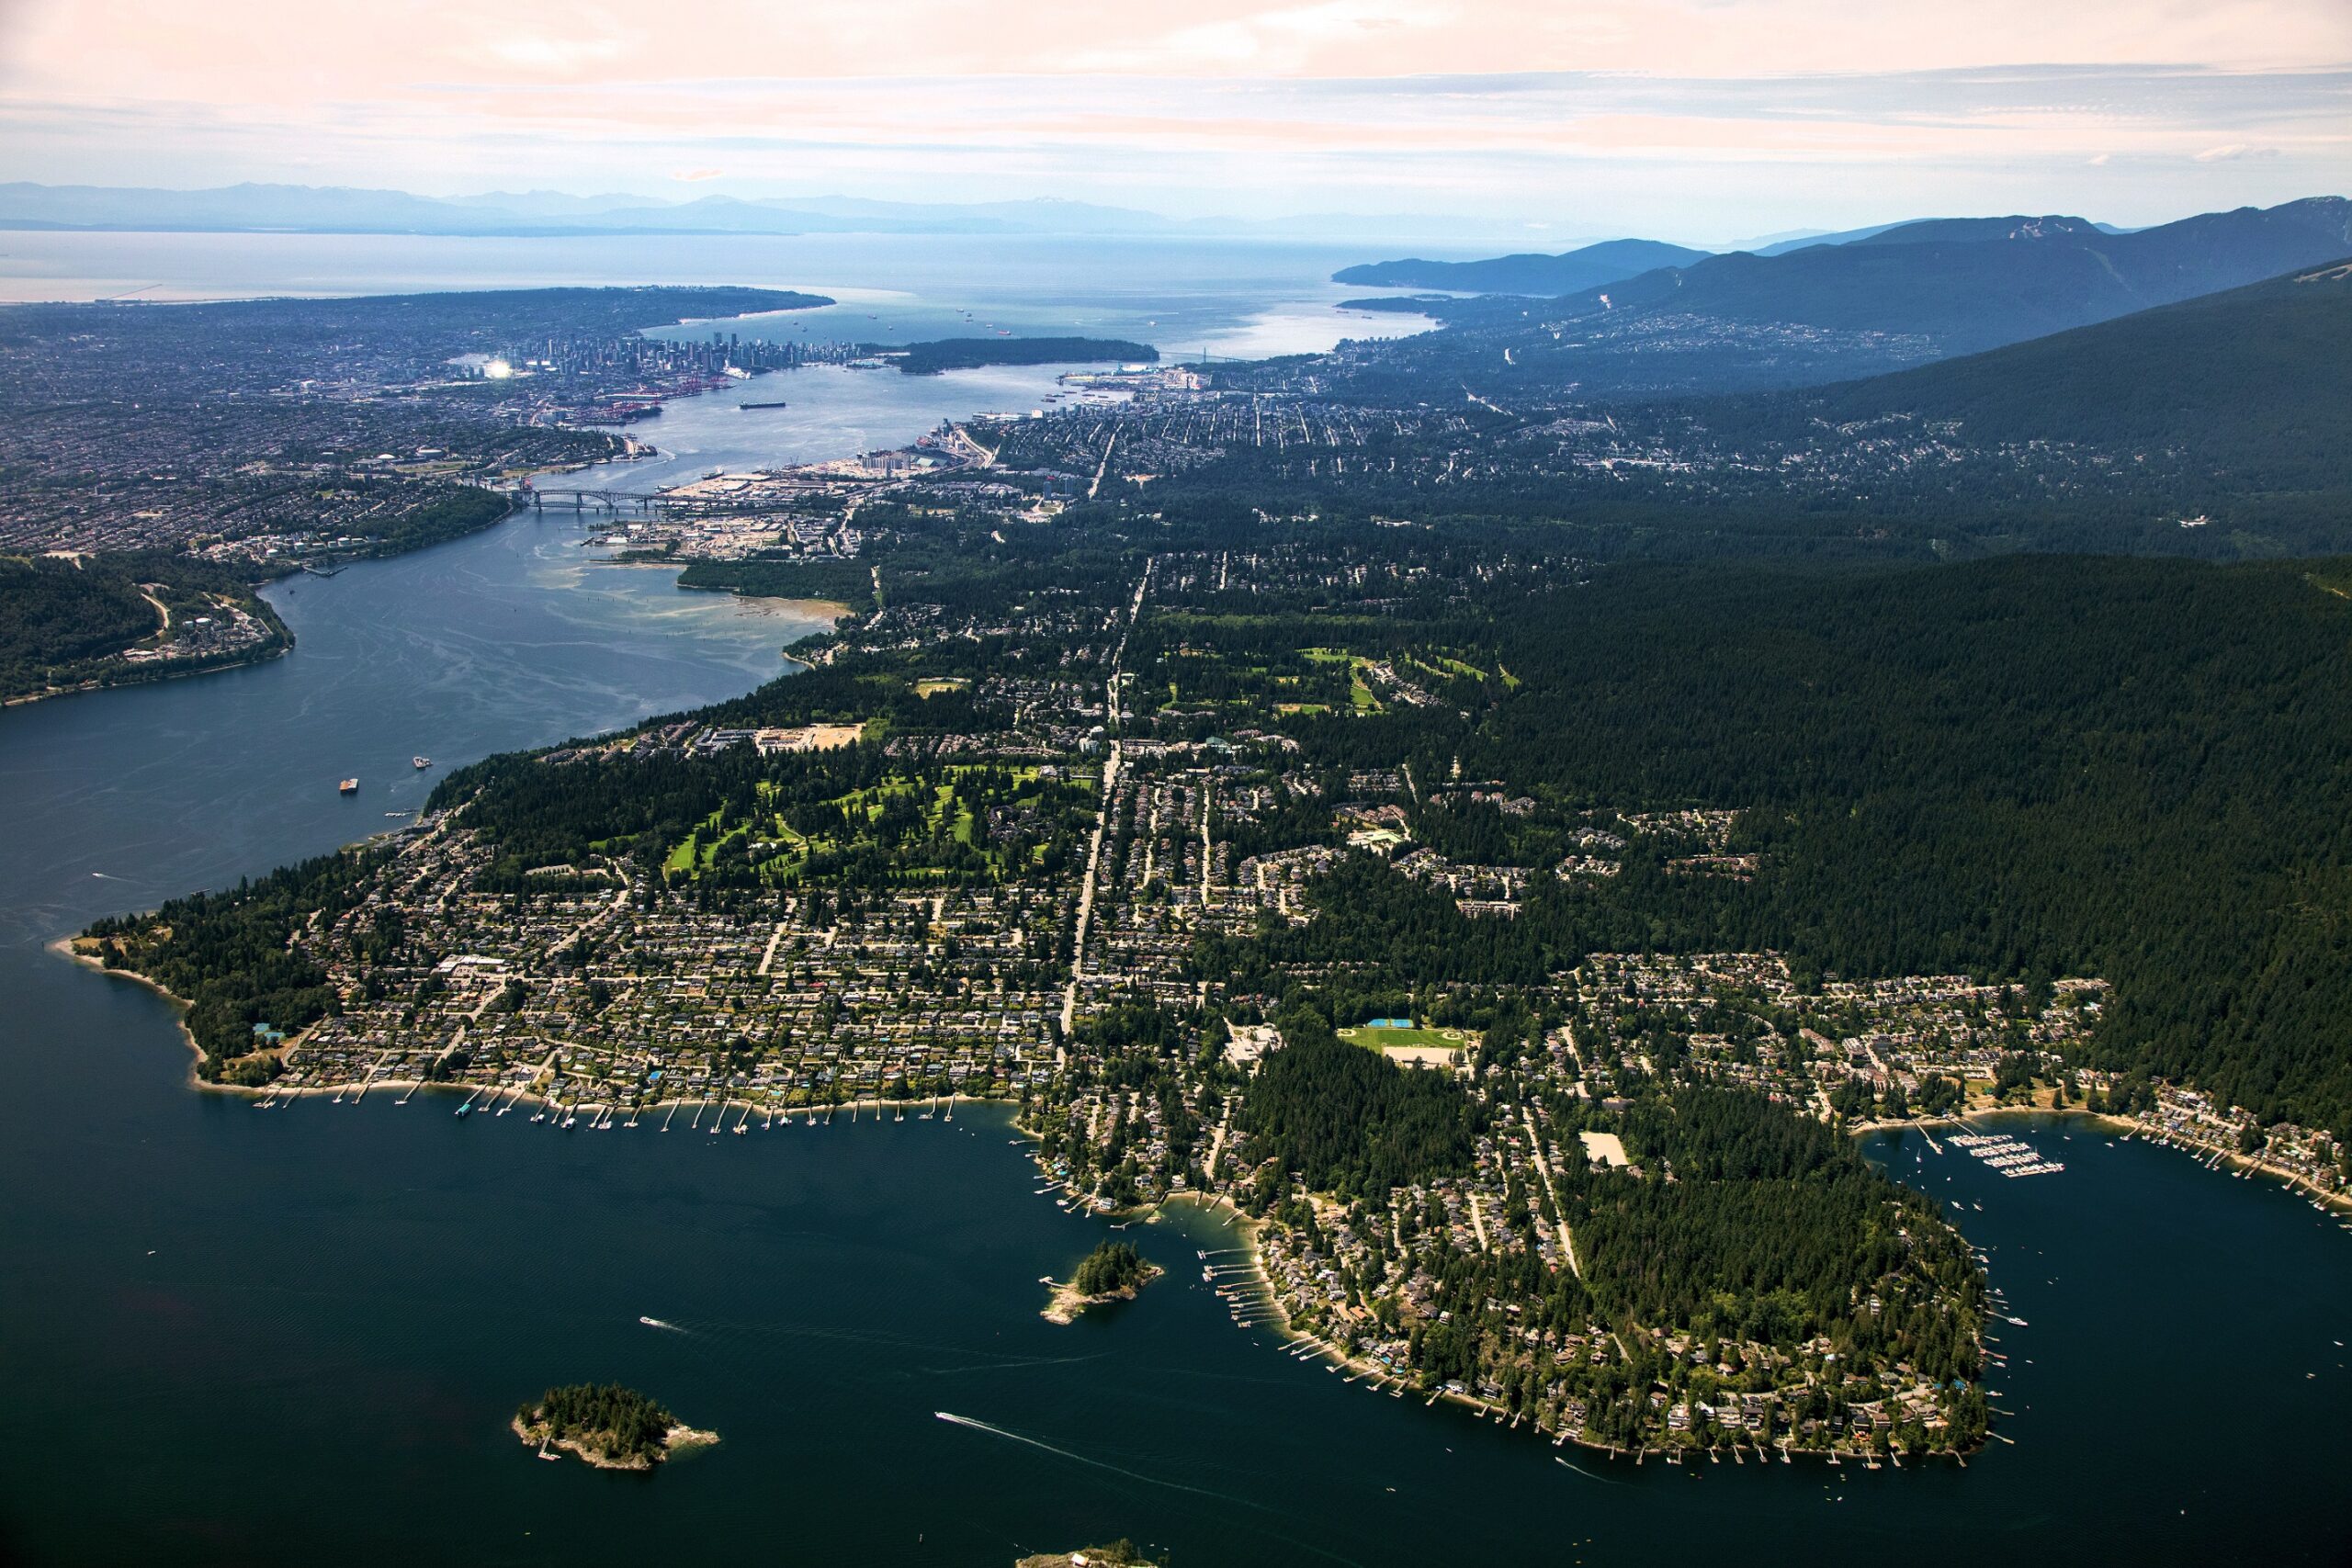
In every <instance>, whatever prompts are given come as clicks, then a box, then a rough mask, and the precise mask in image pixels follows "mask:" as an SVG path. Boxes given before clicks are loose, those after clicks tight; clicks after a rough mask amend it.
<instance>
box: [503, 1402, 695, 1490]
mask: <svg viewBox="0 0 2352 1568" xmlns="http://www.w3.org/2000/svg"><path fill="white" fill-rule="evenodd" d="M515 1436H516V1437H518V1438H522V1439H523V1441H524V1442H525V1443H526V1444H528V1445H530V1446H531V1447H534V1448H536V1449H537V1450H539V1454H540V1456H541V1457H542V1458H546V1459H553V1458H554V1457H555V1455H554V1454H552V1453H550V1452H549V1451H548V1450H551V1449H562V1450H566V1451H568V1452H571V1453H575V1454H578V1455H579V1456H580V1457H581V1458H582V1459H583V1460H586V1461H588V1462H589V1463H590V1464H592V1465H594V1466H595V1467H596V1468H597V1469H598V1470H651V1469H652V1468H653V1467H654V1466H655V1465H657V1464H659V1463H661V1462H662V1461H663V1460H665V1459H668V1458H669V1457H670V1456H671V1455H673V1454H674V1453H678V1452H681V1451H683V1450H686V1449H693V1448H702V1447H705V1446H707V1445H708V1444H711V1443H715V1442H717V1441H718V1433H716V1432H699V1431H696V1430H695V1428H694V1427H689V1426H687V1425H686V1424H685V1423H684V1422H682V1421H680V1420H679V1419H678V1418H677V1417H676V1416H673V1415H671V1414H670V1412H669V1411H667V1410H666V1409H664V1408H662V1405H661V1404H659V1403H657V1402H656V1401H655V1400H654V1399H652V1398H651V1397H650V1395H647V1394H642V1393H638V1392H637V1390H635V1389H633V1388H623V1387H621V1385H620V1384H618V1383H584V1382H583V1383H568V1384H566V1385H564V1386H563V1387H561V1388H551V1389H549V1390H548V1391H547V1392H546V1393H543V1394H541V1395H539V1397H538V1398H537V1399H536V1400H527V1401H526V1402H525V1403H524V1404H523V1405H522V1407H521V1408H519V1409H517V1410H516V1411H515Z"/></svg>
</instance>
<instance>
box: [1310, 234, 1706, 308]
mask: <svg viewBox="0 0 2352 1568" xmlns="http://www.w3.org/2000/svg"><path fill="white" fill-rule="evenodd" d="M1707 254H1708V253H1707V252H1705V251H1694V250H1692V249H1691V248H1690V247H1689V246H1687V245H1669V244H1667V243H1664V242H1663V241H1659V240H1603V241H1602V242H1601V243H1599V244H1597V245H1586V246H1584V247H1583V248H1582V249H1580V250H1574V251H1567V252H1564V253H1562V254H1558V255H1543V254H1519V255H1509V256H1493V257H1489V258H1488V259H1487V260H1485V261H1468V262H1443V261H1423V260H1421V259H1420V258H1419V257H1408V258H1407V259H1406V260H1403V261H1386V262H1369V263H1366V264H1365V265H1361V266H1350V267H1342V268H1340V270H1339V271H1338V272H1335V273H1333V274H1332V275H1331V281H1332V282H1334V283H1363V284H1370V285H1373V286H1374V287H1378V288H1449V289H1457V290H1460V291H1461V292H1464V293H1475V294H1534V295H1543V296H1546V297H1549V296H1554V295H1560V294H1573V293H1575V292H1576V291H1577V289H1580V288H1597V287H1599V286H1600V285H1602V284H1606V283H1614V282H1616V281H1617V280H1618V279H1619V278H1621V277H1632V276H1635V275H1636V274H1639V273H1645V272H1648V271H1651V270H1653V269H1654V268H1657V267H1662V266H1688V265H1691V263H1693V262H1696V261H1701V260H1703V259H1704V258H1705V257H1706V255H1707Z"/></svg>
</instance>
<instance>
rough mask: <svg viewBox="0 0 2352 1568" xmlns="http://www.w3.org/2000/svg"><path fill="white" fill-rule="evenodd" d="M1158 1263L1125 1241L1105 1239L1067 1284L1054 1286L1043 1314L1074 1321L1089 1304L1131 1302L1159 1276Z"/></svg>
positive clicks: (1059, 1320)
mask: <svg viewBox="0 0 2352 1568" xmlns="http://www.w3.org/2000/svg"><path fill="white" fill-rule="evenodd" d="M1161 1273H1162V1270H1161V1269H1159V1266H1158V1265H1156V1264H1152V1263H1149V1262H1147V1261H1145V1259H1144V1256H1143V1254H1142V1253H1140V1252H1137V1251H1136V1249H1135V1248H1134V1247H1131V1246H1129V1245H1128V1244H1127V1243H1125V1242H1124V1241H1106V1242H1104V1243H1103V1245H1102V1246H1100V1247H1096V1248H1095V1249H1094V1250H1093V1251H1091V1252H1090V1253H1088V1254H1087V1255H1086V1257H1085V1258H1084V1259H1082V1260H1081V1261H1080V1263H1079V1266H1078V1269H1077V1271H1076V1272H1075V1273H1073V1274H1071V1275H1070V1277H1069V1283H1068V1284H1057V1285H1055V1286H1054V1299H1053V1303H1052V1304H1051V1305H1049V1306H1048V1307H1046V1317H1047V1318H1048V1319H1050V1320H1051V1321H1053V1322H1055V1323H1070V1322H1074V1321H1076V1319H1077V1317H1078V1314H1080V1313H1082V1312H1084V1311H1085V1310H1086V1309H1087V1308H1088V1307H1091V1306H1102V1305H1103V1304H1104V1303H1109V1302H1131V1301H1133V1300H1135V1299H1136V1292H1139V1291H1141V1290H1142V1289H1143V1288H1144V1287H1145V1286H1146V1285H1148V1284H1150V1283H1151V1282H1152V1281H1153V1280H1157V1279H1159V1276H1160V1274H1161Z"/></svg>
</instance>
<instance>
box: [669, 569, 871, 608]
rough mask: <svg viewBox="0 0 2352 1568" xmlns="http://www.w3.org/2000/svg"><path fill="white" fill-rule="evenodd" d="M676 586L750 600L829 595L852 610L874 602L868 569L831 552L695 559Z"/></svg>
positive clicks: (869, 605)
mask: <svg viewBox="0 0 2352 1568" xmlns="http://www.w3.org/2000/svg"><path fill="white" fill-rule="evenodd" d="M678 586H679V587H681V588H716V589H721V590H724V591H726V592H730V593H741V594H742V595H744V596H745V597H746V598H752V599H830V600H832V601H833V602H835V603H836V604H847V605H848V606H850V608H851V609H853V610H865V609H870V608H872V607H873V604H874V576H873V571H872V570H871V569H870V568H869V567H867V566H866V565H865V564H864V563H862V562H859V561H854V560H842V559H839V558H835V557H831V556H815V557H810V556H775V557H769V556H752V557H750V558H747V559H743V560H725V561H722V560H698V561H695V562H694V563H693V564H692V565H690V566H688V567H687V568H686V570H684V571H682V572H680V573H679V574H678Z"/></svg>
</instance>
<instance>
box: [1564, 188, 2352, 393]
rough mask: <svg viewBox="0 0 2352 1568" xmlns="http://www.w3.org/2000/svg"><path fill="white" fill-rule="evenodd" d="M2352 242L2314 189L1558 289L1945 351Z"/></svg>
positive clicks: (1915, 228)
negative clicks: (2146, 225)
mask: <svg viewBox="0 0 2352 1568" xmlns="http://www.w3.org/2000/svg"><path fill="white" fill-rule="evenodd" d="M2347 254H2352V202H2348V201H2346V199H2345V198H2344V197H2307V198H2305V199H2304V200H2301V201H2292V202H2288V203H2286V204H2285V205H2284V206H2280V207H2273V208H2268V209H2261V208H2252V207H2242V208H2239V209H2236V210H2234V211H2230V212H2208V213H2204V214H2201V215H2200V216H2198V217H2195V218H2185V219H2183V220H2180V221H2179V222H2177V223H2166V224H2164V225H2163V226H2161V227H2159V228H2154V229H2143V230H2140V231H2137V232H2134V233H2129V234H2109V233H2106V232H2104V231H2101V230H2100V229H2098V227H2097V226H2096V225H2094V224H2091V223H2088V222H2086V221H2084V220H2081V219H2070V218H1998V219H1938V220H1930V221H1928V222H1925V223H1914V224H1906V225H1904V226H1903V227H1901V228H1896V229H1890V230H1887V231H1883V232H1882V233H1878V234H1874V235H1871V236H1869V237H1868V238H1866V239H1863V240H1858V241H1855V242H1853V243H1848V244H1842V245H1813V246H1808V247H1806V248H1805V249H1803V250H1796V251H1791V252H1788V253H1787V254H1782V255H1779V256H1757V255H1750V254H1747V253H1745V252H1735V253H1733V254H1730V255H1723V256H1710V257H1707V258H1706V259H1705V260H1703V261H1700V262H1696V263H1693V264H1692V265H1689V266H1678V267H1665V268H1661V269H1659V270H1657V271H1656V272H1647V273H1644V274H1642V275H1641V276H1638V277H1634V278H1628V279H1625V280H1623V281H1622V282H1619V283H1615V284H1611V285H1609V286H1608V287H1606V288H1590V289H1587V290H1585V291H1584V292H1582V293H1581V294H1577V295H1572V296H1569V297H1567V298H1566V299H1562V300H1560V301H1559V303H1560V305H1561V306H1562V307H1564V310H1562V312H1561V313H1562V314H1563V315H1566V316H1568V317H1581V316H1589V315H1601V314H1608V313H1612V312H1616V311H1623V310H1635V311H1661V310H1665V311H1672V312H1673V313H1675V314H1676V315H1678V316H1702V317H1708V318H1712V319H1713V320H1715V321H1724V322H1734V323H1743V324H1763V323H1776V324H1788V325H1797V326H1806V327H1816V328H1821V329H1824V330H1827V331H1832V332H1851V333H1903V334H1914V335H1919V336H1924V337H1928V338H1930V339H1932V340H1934V342H1935V344H1936V345H1937V347H1938V348H1939V350H1940V352H1942V353H1944V354H1948V355H1950V354H1972V353H1975V352H1977V351H1979V350H1982V349H1987V348H1996V347H1998V346H2000V345H2001V344H2009V343H2016V342H2018V341H2020V340H2021V339H2025V338H2030V337H2041V336H2042V335H2044V334H2046V333H2056V332H2064V331H2065V330H2066V329H2068V328H2070V327H2079V326H2087V325H2089V324H2090V323H2092V322H2094V321H2107V320H2109V319H2110V318H2112V317H2116V316H2121V315H2126V314H2129V313H2130V312H2131V311H2133V310H2146V309H2148V308H2149V307H2151V306H2154V305H2168V304H2171V303H2173V302H2175V301H2176V300H2180V299H2193V298H2195V297H2196V296H2198V295H2200V294H2211V293H2214V292H2216V291H2218V290H2220V289H2223V288H2237V287H2239V286H2240V285H2243V284H2247V283H2255V282H2258V281H2260V280H2261V279H2263V278H2267V277H2274V276H2278V274H2280V273H2282V272H2286V271H2288V270H2290V269H2291V268H2294V267H2299V266H2310V265H2315V264H2317V263H2320V262H2324V261H2334V260H2335V259H2337V258H2339V257H2342V256H2345V255H2347Z"/></svg>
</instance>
